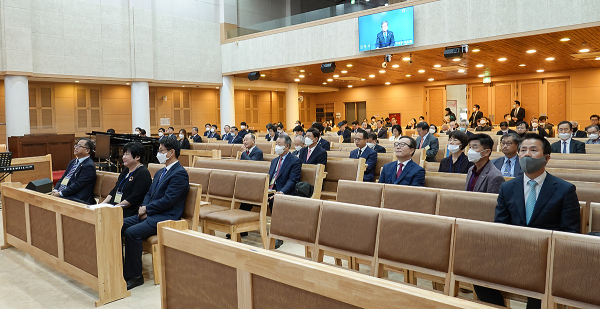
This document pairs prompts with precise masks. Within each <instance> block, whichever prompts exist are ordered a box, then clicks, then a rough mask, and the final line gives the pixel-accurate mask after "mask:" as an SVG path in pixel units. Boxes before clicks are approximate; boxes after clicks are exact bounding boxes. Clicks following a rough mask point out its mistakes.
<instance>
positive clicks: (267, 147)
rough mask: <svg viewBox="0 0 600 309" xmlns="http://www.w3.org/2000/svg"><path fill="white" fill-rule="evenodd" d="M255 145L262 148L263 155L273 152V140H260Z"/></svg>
mask: <svg viewBox="0 0 600 309" xmlns="http://www.w3.org/2000/svg"><path fill="white" fill-rule="evenodd" d="M256 147H257V148H258V149H260V150H262V152H263V155H264V154H265V153H266V154H274V153H275V143H274V142H261V143H256Z"/></svg>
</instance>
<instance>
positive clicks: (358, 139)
mask: <svg viewBox="0 0 600 309" xmlns="http://www.w3.org/2000/svg"><path fill="white" fill-rule="evenodd" d="M368 138H369V135H368V133H367V131H365V130H363V129H359V130H358V133H356V135H355V136H354V144H356V147H358V148H357V149H354V150H352V151H351V152H350V159H358V158H365V161H366V163H367V169H366V170H365V173H364V176H363V181H365V182H373V179H375V165H377V152H376V151H375V150H373V149H371V147H368V146H367V139H368Z"/></svg>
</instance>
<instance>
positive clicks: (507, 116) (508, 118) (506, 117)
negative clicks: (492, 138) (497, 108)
mask: <svg viewBox="0 0 600 309" xmlns="http://www.w3.org/2000/svg"><path fill="white" fill-rule="evenodd" d="M504 121H506V123H508V126H509V127H515V126H516V125H517V123H516V122H515V121H513V120H512V117H511V116H510V114H504Z"/></svg>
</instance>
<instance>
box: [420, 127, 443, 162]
mask: <svg viewBox="0 0 600 309" xmlns="http://www.w3.org/2000/svg"><path fill="white" fill-rule="evenodd" d="M435 130H436V129H435V126H432V127H431V128H430V127H429V125H428V124H427V122H425V121H423V122H419V123H418V124H417V134H418V135H419V137H417V149H425V154H426V159H425V160H426V161H427V162H436V159H435V157H436V156H437V153H438V151H439V150H440V142H439V141H438V138H437V137H435V136H434V134H435Z"/></svg>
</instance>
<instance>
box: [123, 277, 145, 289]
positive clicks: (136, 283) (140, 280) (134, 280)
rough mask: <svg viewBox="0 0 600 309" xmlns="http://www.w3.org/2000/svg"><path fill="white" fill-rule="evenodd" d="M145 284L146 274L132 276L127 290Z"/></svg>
mask: <svg viewBox="0 0 600 309" xmlns="http://www.w3.org/2000/svg"><path fill="white" fill-rule="evenodd" d="M143 284H144V276H139V277H135V278H131V279H129V280H127V290H131V289H133V288H135V287H136V286H140V285H143Z"/></svg>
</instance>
